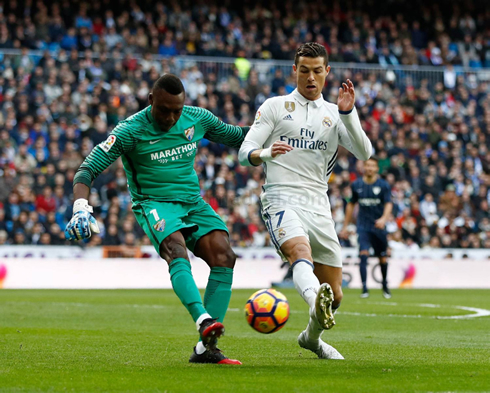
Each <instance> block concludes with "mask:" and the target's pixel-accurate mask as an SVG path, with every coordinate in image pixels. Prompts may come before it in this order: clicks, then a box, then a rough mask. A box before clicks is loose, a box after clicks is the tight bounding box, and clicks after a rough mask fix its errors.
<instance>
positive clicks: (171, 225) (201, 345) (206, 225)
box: [65, 74, 248, 364]
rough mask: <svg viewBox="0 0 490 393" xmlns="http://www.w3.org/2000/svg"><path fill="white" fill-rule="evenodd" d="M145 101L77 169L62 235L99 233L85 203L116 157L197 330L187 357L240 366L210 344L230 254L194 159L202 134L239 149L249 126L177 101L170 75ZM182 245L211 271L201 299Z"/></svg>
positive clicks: (227, 291)
mask: <svg viewBox="0 0 490 393" xmlns="http://www.w3.org/2000/svg"><path fill="white" fill-rule="evenodd" d="M148 98H149V102H150V106H148V107H147V108H145V109H143V110H142V111H140V112H138V113H136V114H135V115H133V116H131V117H129V118H127V119H126V120H124V121H121V122H120V123H119V124H118V125H117V126H116V127H115V128H114V130H113V131H112V132H111V133H110V135H109V137H108V138H107V140H106V141H105V142H102V143H100V144H99V145H97V146H96V147H95V148H94V149H93V150H92V152H91V153H90V155H89V156H88V157H87V158H86V159H85V161H84V162H83V163H82V165H81V166H80V168H79V169H78V171H77V173H76V175H75V179H74V182H73V183H74V187H73V194H74V200H75V203H74V205H73V217H72V219H71V221H70V222H69V223H68V225H67V227H66V229H65V236H66V238H67V239H71V240H80V239H88V238H89V237H90V236H91V234H92V232H94V233H99V229H98V226H97V222H96V221H95V218H94V217H93V216H92V215H91V214H90V213H92V212H93V210H92V207H91V206H90V205H89V204H88V197H89V192H90V187H91V184H92V181H93V180H94V179H95V178H96V177H97V176H98V175H99V174H100V173H101V172H102V171H104V169H106V168H107V167H108V166H109V165H110V164H111V163H112V162H114V161H115V160H116V159H117V158H118V157H120V156H121V157H122V161H123V164H124V170H125V171H126V175H127V178H128V186H129V191H130V193H131V200H132V208H133V212H134V214H135V216H136V219H137V221H138V223H139V224H140V225H141V227H142V228H143V229H144V231H145V232H146V234H147V235H148V237H149V238H150V240H151V242H152V243H153V245H154V247H155V249H156V250H157V252H158V254H159V255H160V256H161V257H162V258H163V259H164V260H166V261H167V263H168V266H169V272H170V277H171V281H172V287H173V289H174V291H175V293H176V294H177V296H178V297H179V299H180V300H181V301H182V303H183V304H184V306H185V307H186V309H187V310H188V311H189V313H190V314H191V316H192V318H193V320H194V322H195V323H196V327H197V329H198V331H199V334H200V340H199V342H198V343H197V345H196V346H195V348H194V351H193V353H192V355H191V357H190V359H189V361H190V362H193V363H218V364H241V363H240V362H239V361H238V360H232V359H228V358H227V357H226V356H225V355H224V354H223V353H222V352H221V351H220V350H219V349H218V348H217V347H216V344H217V341H218V338H219V337H220V336H221V335H222V334H223V333H224V326H223V324H222V322H223V319H224V317H225V314H226V311H227V309H228V304H229V302H230V297H231V284H232V281H233V267H234V264H235V259H236V257H235V254H234V253H233V250H232V249H231V247H230V243H229V239H228V230H227V227H226V225H225V223H224V222H223V221H222V220H221V218H220V217H219V216H218V215H217V214H216V213H215V212H214V210H213V209H212V208H211V207H210V206H209V205H208V204H207V203H206V202H205V201H204V200H203V199H202V198H201V195H200V189H199V180H198V177H197V174H196V172H195V171H194V159H195V156H196V152H197V145H198V143H199V141H200V140H201V139H202V138H207V139H209V140H210V141H212V142H217V143H223V144H225V145H228V146H231V147H236V148H239V147H240V145H241V144H242V142H243V140H244V138H245V134H246V132H247V131H248V127H238V126H231V125H228V124H225V123H223V122H221V121H220V120H219V119H218V118H217V117H216V116H214V115H213V114H212V113H211V112H209V111H208V110H205V109H202V108H197V107H192V106H184V101H185V91H184V86H183V85H182V82H181V81H180V79H179V78H178V77H176V76H175V75H171V74H166V75H164V76H162V77H160V78H159V79H158V80H157V81H156V82H155V84H154V86H153V89H152V92H151V93H150V94H149V97H148ZM186 247H187V248H189V249H190V250H191V251H192V252H193V253H194V254H195V255H196V256H198V257H200V258H202V259H203V260H204V261H206V263H207V264H208V265H209V267H210V268H211V273H210V275H209V280H208V284H207V287H206V292H205V294H204V303H203V301H202V299H201V295H200V293H199V290H198V289H197V286H196V283H195V281H194V278H193V276H192V273H191V265H190V263H189V258H188V254H187V249H186Z"/></svg>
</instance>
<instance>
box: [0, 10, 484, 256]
mask: <svg viewBox="0 0 490 393" xmlns="http://www.w3.org/2000/svg"><path fill="white" fill-rule="evenodd" d="M72 3H73V4H75V3H76V2H67V1H64V2H62V3H61V4H58V3H48V4H49V5H48V6H46V5H45V4H44V3H42V2H35V3H33V2H25V3H22V4H21V3H20V2H16V1H9V2H6V3H5V4H3V7H2V6H0V10H3V15H4V19H5V21H4V23H0V46H2V45H3V47H5V43H6V42H10V44H9V45H11V46H13V47H18V48H22V53H21V54H19V55H6V54H3V55H1V54H0V56H2V59H1V62H0V245H1V244H53V245H61V244H67V243H66V241H65V240H64V234H63V229H64V227H65V225H66V223H67V221H68V220H69V219H70V218H71V215H72V202H73V201H72V199H71V195H72V181H73V177H74V174H75V172H76V170H77V168H78V167H79V165H80V164H81V162H82V161H83V159H84V158H85V157H86V156H87V155H88V154H89V153H90V151H91V149H92V148H93V147H94V146H95V145H96V144H98V143H100V142H102V141H104V140H105V139H106V138H107V135H108V133H109V132H110V130H111V129H112V128H113V127H114V126H115V125H116V124H117V123H118V122H119V121H120V120H122V119H124V118H126V117H127V116H129V115H131V114H133V113H135V112H137V111H138V110H140V109H142V108H144V107H145V106H146V105H147V95H148V93H149V91H150V88H151V86H152V84H153V82H154V81H155V80H156V79H157V78H158V77H159V76H160V75H161V74H163V73H167V72H172V73H175V74H177V75H179V76H180V77H181V79H182V80H183V82H184V85H185V87H186V91H187V102H186V103H187V104H189V105H197V106H201V107H204V108H207V109H209V110H210V111H212V112H213V113H215V114H216V115H217V116H219V117H220V118H221V119H222V120H223V121H225V122H228V123H231V124H239V125H250V124H252V121H253V118H254V115H255V111H256V110H257V108H258V107H259V106H260V105H261V104H262V103H263V102H264V101H265V99H267V98H269V97H271V96H274V95H277V94H287V93H289V92H291V91H292V90H293V89H294V85H295V84H294V75H293V74H291V69H290V67H288V68H284V67H275V66H274V63H273V62H270V63H269V66H268V68H267V71H266V72H264V70H263V69H262V68H260V67H256V66H255V63H251V62H248V61H246V59H244V58H237V60H236V61H235V60H233V61H232V62H231V63H230V64H229V66H227V67H224V68H223V67H222V68H219V67H216V65H213V64H212V63H210V62H209V61H207V62H193V63H190V62H182V61H180V60H179V59H181V58H179V57H175V56H173V55H177V54H181V53H189V54H212V55H222V54H221V53H219V52H209V53H203V52H202V48H203V47H205V45H204V44H205V43H206V42H207V43H208V44H209V45H216V46H218V45H220V42H221V41H220V40H219V39H218V38H217V37H218V36H219V35H220V34H221V37H222V38H223V42H222V43H223V45H224V52H225V53H226V54H227V55H228V56H236V55H238V56H247V57H248V56H250V57H263V50H264V49H263V47H264V42H267V34H269V33H267V31H268V30H267V26H269V25H270V31H271V34H272V36H271V37H269V41H270V40H271V38H272V37H276V36H277V35H278V34H279V32H280V30H281V29H282V31H283V32H284V31H286V27H285V26H287V25H286V23H287V21H289V23H290V25H289V27H290V30H291V34H292V35H291V37H293V40H294V42H293V41H291V40H290V39H286V40H285V43H287V44H288V48H289V52H283V50H282V49H280V50H278V52H276V53H281V54H283V55H284V53H288V54H287V56H289V57H288V58H289V59H292V56H293V55H292V53H294V51H293V49H294V48H295V45H296V44H297V42H301V41H302V38H303V35H299V36H298V35H296V33H295V32H296V30H298V31H299V32H300V34H303V33H302V31H303V30H302V26H303V25H304V23H306V22H305V21H308V20H309V19H310V16H311V17H312V18H313V16H312V15H313V13H311V11H312V9H313V8H312V7H311V5H310V3H301V4H303V5H304V7H303V8H302V12H301V13H297V12H293V11H294V10H295V9H296V8H295V7H296V5H293V3H290V2H286V3H284V5H283V6H281V10H280V11H278V9H274V7H272V8H270V9H267V10H265V9H264V8H262V7H261V6H260V4H255V3H251V4H253V7H251V8H250V10H242V12H243V13H244V16H242V19H240V18H239V16H238V14H235V13H234V12H233V7H232V6H228V7H226V8H222V7H216V6H213V5H208V4H210V3H208V2H206V4H207V5H205V4H204V2H203V3H199V2H197V3H193V4H197V5H193V6H192V7H190V6H189V7H184V5H185V2H184V3H179V4H173V5H172V6H171V7H166V6H163V5H162V4H160V3H157V4H155V5H154V10H155V12H154V13H148V12H146V11H145V10H144V9H143V5H144V4H145V2H138V3H136V2H131V4H130V5H128V6H127V7H126V11H123V10H124V9H125V8H123V7H121V6H120V7H115V8H111V7H109V6H108V5H110V4H112V2H110V1H101V2H99V3H94V4H90V6H89V4H88V3H81V4H80V10H79V12H78V14H69V13H67V11H66V10H67V9H69V5H71V4H72ZM388 3H389V4H392V5H393V4H395V3H400V4H401V3H404V2H388ZM0 4H1V2H0ZM16 4H17V11H16V12H11V11H12V9H15V5H16ZM121 4H122V3H121ZM311 4H313V3H311ZM454 4H456V3H454ZM458 4H459V3H458ZM21 5H22V6H21ZM181 5H182V8H180V6H181ZM9 7H10V8H9ZM140 7H142V8H140ZM320 7H322V6H320ZM451 8H452V9H455V7H454V6H451ZM110 9H118V10H121V11H122V12H121V14H115V15H114V14H112V11H110ZM332 10H337V11H335V12H334V11H332ZM422 10H423V11H422V13H421V15H425V17H424V18H419V19H420V20H423V21H424V22H423V23H424V26H422V27H420V28H421V31H424V34H426V37H425V38H424V39H425V40H426V41H424V42H426V44H427V45H429V43H430V42H431V39H436V38H437V37H439V36H438V35H437V32H434V31H433V29H435V30H436V31H437V29H438V28H437V26H438V24H437V23H432V25H431V26H430V28H429V27H428V26H429V25H430V23H429V22H428V21H429V20H430V17H431V15H433V14H434V15H438V12H440V13H441V16H440V17H441V18H442V22H441V23H442V25H443V27H444V26H445V25H444V21H445V20H446V19H444V15H443V14H442V13H443V11H444V10H442V9H439V8H437V7H436V6H434V7H431V8H427V7H426V8H422ZM424 10H425V11H424ZM249 12H251V13H252V14H251V15H253V17H251V19H250V20H251V21H252V22H253V23H252V25H253V24H255V29H257V30H256V31H255V34H256V35H257V37H255V36H254V35H250V34H252V33H253V32H254V30H253V29H252V26H251V25H250V23H249V22H250V21H249V22H247V18H249V17H250V16H249V15H248V13H249ZM277 12H279V14H277ZM284 12H285V14H284ZM292 12H293V13H292ZM291 13H292V14H291ZM269 14H271V15H272V16H267V15H269ZM310 14H311V15H310ZM0 15H2V14H1V13H0ZM227 15H228V16H227ZM288 15H289V17H288ZM291 15H294V18H292V17H291ZM325 15H328V18H327V20H330V21H337V22H338V28H339V30H338V31H337V33H336V35H337V39H338V38H339V37H340V38H341V40H338V41H335V42H336V43H337V44H336V45H338V46H339V47H340V42H343V43H344V42H345V44H346V45H342V47H343V48H345V46H348V44H349V42H350V41H349V40H354V38H352V37H351V38H350V39H347V38H345V36H344V34H345V32H346V31H347V30H349V31H351V32H355V31H356V30H355V28H352V29H350V28H349V29H347V28H345V26H349V24H350V23H351V21H354V22H352V23H354V27H355V26H357V22H359V26H360V27H359V29H358V33H359V34H361V36H362V37H364V33H362V31H363V30H362V29H363V28H362V26H366V29H367V30H370V29H371V30H373V29H374V30H373V31H374V36H375V37H377V38H376V42H383V40H385V41H387V43H388V47H390V45H391V44H392V36H393V34H395V33H396V32H398V33H401V32H402V31H403V29H401V27H402V25H403V24H404V23H405V24H408V25H409V27H408V28H409V31H410V34H411V36H410V37H412V38H411V41H410V40H409V41H410V42H411V44H410V45H412V44H413V36H414V35H413V31H412V27H411V26H412V25H410V24H409V21H408V20H407V21H405V20H404V17H405V16H407V15H410V13H407V14H406V15H405V14H403V15H404V16H403V17H401V16H399V15H398V14H396V13H395V14H394V15H395V16H393V18H392V19H393V20H392V22H393V23H395V25H394V27H393V28H388V29H381V31H378V30H377V27H376V26H378V22H379V23H380V25H379V26H381V27H382V26H385V25H386V26H388V27H390V26H391V25H390V23H391V22H390V20H387V19H386V18H384V19H383V18H381V19H380V21H378V19H375V20H373V21H371V20H370V19H369V18H366V17H365V16H363V15H364V14H363V13H362V12H360V13H359V14H357V13H355V12H352V11H351V12H349V11H348V10H342V9H341V8H339V5H338V4H337V5H335V6H334V7H333V8H332V9H330V10H326V11H325ZM454 15H455V18H456V20H457V22H458V23H457V24H456V28H455V29H453V30H458V29H459V30H461V34H462V36H463V38H464V37H466V36H467V34H466V33H468V34H470V35H471V26H473V27H474V32H475V34H472V35H471V37H472V41H471V42H472V45H473V43H474V42H475V40H476V39H477V36H478V34H477V33H476V32H485V30H482V29H480V24H481V23H482V21H485V20H488V19H485V17H488V14H467V13H465V12H463V10H462V9H460V12H459V13H455V14H454ZM407 17H408V16H407ZM237 18H238V19H237ZM468 18H469V19H468ZM0 19H1V18H0ZM437 20H438V19H437V18H436V19H435V20H434V21H433V22H436V21H437ZM150 21H154V22H153V23H154V24H153V25H152V24H151V23H150ZM240 21H241V22H240ZM280 21H282V22H281V25H282V27H281V28H279V27H277V26H275V23H276V22H280ZM356 21H357V22H356ZM461 21H466V22H465V23H466V24H467V25H468V26H470V27H465V26H466V25H465V23H462V22H461ZM470 21H472V22H471V23H470ZM245 22H246V23H245ZM317 23H318V24H320V27H321V26H323V24H322V23H323V22H322V23H320V22H317ZM317 23H313V24H309V23H307V26H312V29H313V31H315V30H314V29H315V26H316V24H317ZM420 23H422V22H420ZM54 25H56V26H58V27H59V29H58V30H57V29H55V28H54V27H53V26H54ZM249 25H250V26H249ZM206 26H207V27H206ZM245 26H249V27H250V30H247V31H245V30H243V29H244V28H245ZM332 26H333V27H331V28H329V31H330V33H328V32H326V33H325V34H323V35H324V37H327V38H326V39H325V45H328V47H329V50H330V52H331V56H332V58H333V59H335V60H346V59H345V58H337V59H336V58H335V53H334V48H335V45H334V44H333V42H334V40H333V37H334V36H332V30H334V28H335V24H333V25H332ZM342 26H344V28H343V27H342ZM370 26H372V27H370ZM155 29H156V30H155ZM179 29H181V30H179ZM306 30H307V31H306V33H305V34H306V35H305V36H304V37H305V38H306V39H310V38H313V39H317V40H321V36H322V34H321V33H319V32H317V33H315V34H314V35H313V36H308V34H313V33H312V32H311V31H309V30H308V29H306ZM439 30H440V29H439ZM453 30H450V29H448V31H447V32H446V33H447V34H452V33H451V32H453ZM459 30H458V31H459ZM152 31H153V33H151V32H152ZM155 31H156V33H155ZM319 31H320V30H319ZM442 31H443V32H444V31H445V30H444V28H442ZM148 32H150V34H154V33H155V34H156V40H157V42H158V45H157V46H158V48H160V47H162V46H163V47H165V45H166V44H165V42H166V41H168V42H169V45H173V44H175V43H178V41H179V40H181V41H182V40H183V41H182V42H184V45H180V46H179V45H177V44H176V46H175V48H176V51H174V52H168V53H167V52H162V51H161V50H160V49H158V50H155V45H156V43H154V42H153V41H154V40H153V38H155V37H153V36H151V35H150V36H147V35H146V34H148ZM179 32H180V33H179ZM198 32H199V33H198ZM383 32H384V33H383ZM232 33H233V34H232ZM378 33H380V34H378ZM381 33H383V34H381ZM446 33H444V34H446ZM487 33H488V31H487ZM193 34H194V35H195V36H194V38H193V40H194V41H192V40H191V38H190V37H192V35H193ZM206 35H207V36H208V39H206V38H205V37H206ZM261 35H264V37H262V38H260V37H261ZM95 36H97V37H98V38H97V39H95V38H94V37H95ZM19 37H23V38H22V39H20V38H19ZM66 37H71V41H70V39H67V38H66ZM145 37H146V39H145ZM152 37H153V38H152ZM250 37H251V38H250ZM254 37H255V38H254ZM160 38H163V43H160V41H161V39H160ZM286 38H287V37H286ZM480 38H481V37H480ZM487 38H488V37H487ZM242 39H243V40H244V41H243V42H244V43H245V44H244V45H242V44H241V42H242V41H241V40H242ZM400 39H401V38H400ZM250 40H251V41H250ZM264 40H265V41H264ZM297 40H300V41H297ZM249 41H250V42H249ZM272 41H274V42H276V39H275V38H274V39H273V40H272ZM436 41H437V40H436ZM436 41H434V42H436ZM67 42H68V43H67ZM70 42H72V43H73V44H72V45H69V43H70ZM189 42H193V43H194V44H192V45H191V44H189ZM247 42H248V43H249V44H250V45H248V44H247ZM252 42H253V45H252ZM277 42H280V41H277ZM363 42H364V41H363ZM88 43H90V45H88ZM257 43H260V51H259V52H260V53H262V55H260V54H259V55H257V53H256V52H255V49H253V48H256V47H257V45H256V44H257ZM43 45H45V46H48V47H49V48H48V49H50V50H46V51H45V52H44V54H43V55H42V56H36V55H33V54H32V52H30V51H29V50H28V48H33V47H41V48H44V46H43ZM52 45H54V46H55V48H52ZM84 45H86V46H84ZM413 45H414V44H413ZM430 45H432V44H430ZM421 48H424V46H423V45H422V46H421V47H420V48H418V49H421ZM485 48H486V47H485ZM284 49H286V48H284ZM418 49H417V53H418V54H420V53H421V52H420V51H419V50H418ZM51 50H53V51H55V52H51ZM237 50H238V51H244V53H238V52H237ZM257 50H258V49H257ZM138 51H139V53H140V54H141V56H133V55H132V53H138ZM250 51H251V52H250ZM342 51H344V49H342ZM155 53H160V54H162V55H170V57H161V56H155V55H154V54H155ZM270 53H271V56H274V57H280V56H275V54H274V53H275V52H273V51H270ZM458 53H459V52H458ZM478 53H479V52H478ZM94 54H95V55H96V56H94ZM460 55H461V53H459V55H458V56H460ZM284 56H286V55H284ZM415 57H416V58H417V59H418V60H417V63H423V61H422V60H421V59H422V57H420V56H419V55H417V56H415ZM455 58H456V57H455ZM455 58H453V60H454V59H455ZM459 59H460V61H463V57H461V56H460V57H459ZM244 60H245V63H244V62H243V61H244ZM361 60H362V59H361ZM444 62H445V60H444ZM218 68H219V69H218ZM218 71H219V72H218ZM393 75H394V74H393ZM393 75H391V76H388V74H387V73H385V72H375V71H372V72H371V71H361V70H358V71H356V69H355V68H353V69H350V70H349V69H347V68H342V69H337V70H336V69H335V67H333V69H332V72H331V73H330V75H329V77H328V78H327V84H326V86H325V89H324V98H325V99H326V100H328V101H331V102H336V100H337V97H336V95H337V91H338V86H339V85H340V82H341V80H345V79H346V78H351V79H352V80H353V82H354V85H355V87H356V92H357V103H356V104H357V107H358V112H359V114H360V116H361V120H362V124H363V127H364V129H365V130H366V132H367V134H368V136H369V137H370V139H371V140H372V141H373V145H374V148H375V150H376V152H375V153H376V156H377V157H378V158H379V163H380V173H381V175H382V176H383V177H384V178H385V179H386V180H387V181H388V182H389V183H390V185H391V187H392V196H393V202H394V211H393V215H392V217H391V219H390V221H389V223H388V226H387V229H388V232H389V233H390V235H389V236H390V247H391V248H392V249H394V248H400V249H404V248H409V249H414V248H419V247H424V248H439V247H442V248H453V247H456V248H479V247H485V248H489V247H490V211H489V208H488V204H489V202H490V189H489V187H490V152H489V150H488V146H489V144H490V139H489V138H490V84H489V83H487V82H485V81H484V80H481V79H475V78H476V77H475V74H471V73H458V72H456V71H455V70H454V68H452V66H448V67H446V68H445V71H444V74H442V73H441V78H440V80H437V81H435V82H430V83H429V80H428V79H425V78H424V74H422V73H420V74H414V75H412V76H411V77H410V78H405V79H404V82H403V83H399V80H400V76H399V75H398V76H397V78H395V77H393ZM417 75H418V76H417ZM442 75H443V76H442ZM195 169H196V172H197V174H198V176H199V179H200V182H201V189H202V195H203V198H204V199H205V200H206V201H207V202H208V203H209V204H210V205H211V206H212V207H213V209H215V210H216V211H217V212H218V214H220V216H221V217H222V218H223V219H224V221H225V222H226V223H227V225H228V228H229V230H230V234H231V241H232V244H233V245H234V246H259V247H261V246H270V245H271V243H270V238H269V235H268V234H267V231H266V229H265V226H264V224H263V222H262V220H261V218H260V213H259V208H258V197H259V195H260V190H261V185H262V184H263V182H264V173H263V170H262V168H261V167H257V168H245V167H240V166H239V165H238V159H237V153H236V151H235V150H233V149H227V148H226V147H224V146H221V145H216V144H210V143H208V142H207V141H205V140H204V141H202V143H201V145H200V146H199V150H198V154H197V157H196V163H195ZM359 176H362V163H360V162H357V161H356V160H355V159H354V158H353V157H352V156H351V155H348V154H347V152H345V151H341V152H340V153H339V158H338V161H337V165H336V167H335V170H334V173H333V175H332V177H331V179H330V202H331V206H332V211H333V215H334V220H335V221H336V222H337V224H338V225H339V228H338V229H340V228H341V226H342V224H343V217H344V207H345V204H346V203H347V202H348V201H349V199H350V187H349V186H350V184H351V183H352V181H353V180H354V179H356V178H357V177H359ZM90 203H91V205H92V206H94V209H95V216H96V217H97V219H98V221H99V225H100V227H101V230H102V231H101V236H95V237H93V238H92V240H91V241H90V242H89V243H88V244H87V246H89V247H90V246H97V245H121V244H125V245H145V244H148V245H149V244H150V242H149V240H148V238H147V237H146V235H144V233H143V232H142V230H141V229H140V227H139V226H138V225H137V223H136V222H135V219H134V216H133V214H132V212H131V201H130V198H129V194H128V192H127V185H126V177H125V173H124V170H123V167H122V163H121V161H120V160H118V161H117V162H116V163H115V164H114V165H113V166H111V167H110V168H108V169H107V170H106V171H105V172H104V173H102V174H101V175H100V176H99V177H98V178H97V179H96V180H95V182H94V184H93V188H92V191H91V196H90ZM351 229H352V231H351V236H350V238H349V240H342V242H343V245H345V246H355V245H356V237H355V234H354V233H355V226H354V225H353V226H352V228H351Z"/></svg>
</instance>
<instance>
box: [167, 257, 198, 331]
mask: <svg viewBox="0 0 490 393" xmlns="http://www.w3.org/2000/svg"><path fill="white" fill-rule="evenodd" d="M168 270H169V272H170V280H171V281H172V287H173V288H174V292H175V294H176V295H177V296H178V297H179V299H180V301H181V302H182V304H183V305H184V306H185V308H187V311H189V313H190V314H191V316H192V319H193V320H194V322H196V321H197V320H198V318H199V317H200V316H201V315H203V314H207V311H206V309H205V308H204V306H203V304H202V299H201V294H200V293H199V289H197V286H196V282H195V281H194V277H192V272H191V264H190V263H189V261H187V260H186V259H184V258H177V259H174V260H173V261H172V263H170V264H169V267H168Z"/></svg>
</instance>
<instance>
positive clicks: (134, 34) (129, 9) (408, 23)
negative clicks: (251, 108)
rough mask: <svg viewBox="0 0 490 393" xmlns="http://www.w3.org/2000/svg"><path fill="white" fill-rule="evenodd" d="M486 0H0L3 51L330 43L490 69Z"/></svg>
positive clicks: (270, 48) (343, 50) (281, 53)
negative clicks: (90, 0)
mask: <svg viewBox="0 0 490 393" xmlns="http://www.w3.org/2000/svg"><path fill="white" fill-rule="evenodd" d="M489 26H490V11H489V9H488V2H487V1H485V0H472V1H464V2H463V1H454V0H453V1H446V0H432V1H430V2H425V1H423V0H413V1H407V0H386V1H384V2H383V6H382V7H380V6H379V3H377V2H376V1H375V0H366V1H357V2H354V1H347V2H341V1H339V0H334V1H331V2H317V1H312V0H306V1H299V2H293V1H292V0H286V1H277V0H271V1H269V2H267V4H266V5H265V4H264V3H263V2H260V1H255V0H250V1H247V2H246V3H242V2H230V1H223V2H221V1H216V0H211V1H203V0H200V1H189V0H185V1H176V0H173V1H169V2H162V1H160V2H153V1H150V0H146V1H135V0H117V1H116V0H104V1H98V2H87V1H83V0H82V1H80V0H70V1H67V0H62V1H61V0H60V1H50V2H46V3H45V2H42V1H40V0H37V1H33V0H9V1H5V2H0V48H22V47H27V48H30V49H41V50H43V49H50V50H53V51H59V50H60V49H63V50H66V51H68V52H69V51H71V50H73V49H77V50H79V51H85V50H93V51H96V52H104V51H113V50H116V51H120V52H122V53H128V54H135V53H139V54H144V53H147V52H149V53H153V54H159V55H164V56H175V55H199V56H222V57H235V56H244V57H246V58H259V59H270V58H274V59H286V60H289V59H291V58H292V57H293V55H294V51H295V49H296V45H297V43H298V42H309V41H316V42H320V43H322V44H323V45H325V47H326V49H327V51H328V53H329V55H330V59H331V61H332V62H354V63H376V64H377V63H379V64H383V65H390V64H391V65H396V64H404V65H413V64H427V65H435V66H439V65H443V64H455V65H465V66H470V67H475V68H481V67H482V66H486V67H488V66H490V28H489Z"/></svg>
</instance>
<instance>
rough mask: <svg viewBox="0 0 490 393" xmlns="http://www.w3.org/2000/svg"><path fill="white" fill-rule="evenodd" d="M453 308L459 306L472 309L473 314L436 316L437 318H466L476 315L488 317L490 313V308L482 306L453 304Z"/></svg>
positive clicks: (468, 309) (463, 308) (461, 308)
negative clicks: (486, 308)
mask: <svg viewBox="0 0 490 393" xmlns="http://www.w3.org/2000/svg"><path fill="white" fill-rule="evenodd" d="M453 307H454V308H459V309H460V310H465V311H473V312H474V314H468V315H453V316H449V317H444V316H442V317H436V318H437V319H468V318H478V317H488V316H489V315H490V310H485V309H484V308H476V307H465V306H453Z"/></svg>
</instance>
